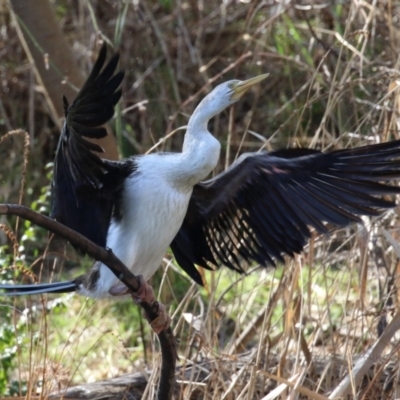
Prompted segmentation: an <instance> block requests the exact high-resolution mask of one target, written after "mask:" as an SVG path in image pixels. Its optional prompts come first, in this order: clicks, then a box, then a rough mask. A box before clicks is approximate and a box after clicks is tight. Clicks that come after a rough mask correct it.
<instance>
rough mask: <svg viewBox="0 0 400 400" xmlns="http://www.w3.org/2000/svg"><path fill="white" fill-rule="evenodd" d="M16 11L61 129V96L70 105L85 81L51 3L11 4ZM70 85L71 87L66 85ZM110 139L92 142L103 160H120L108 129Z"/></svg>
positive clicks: (23, 38)
mask: <svg viewBox="0 0 400 400" xmlns="http://www.w3.org/2000/svg"><path fill="white" fill-rule="evenodd" d="M10 3H11V6H12V10H13V11H14V15H15V20H16V25H17V27H18V35H19V37H20V40H21V43H22V45H23V47H24V49H25V52H26V54H27V56H28V59H29V60H30V62H31V63H32V64H33V65H35V69H36V78H37V81H38V82H39V84H40V85H41V86H42V87H43V90H44V93H45V96H46V99H47V102H48V104H49V108H50V110H51V113H52V118H53V119H54V121H55V122H56V123H57V124H58V125H59V126H61V124H60V118H61V117H62V116H63V115H64V110H63V104H62V95H65V96H66V97H67V99H68V100H69V102H70V103H71V101H72V100H73V99H74V98H75V96H76V94H77V91H76V89H74V87H75V88H78V89H80V88H81V87H82V85H83V83H84V81H85V79H84V77H83V75H82V74H81V71H80V70H79V68H78V67H77V64H76V62H75V58H74V54H73V52H72V49H71V47H70V46H69V45H68V43H67V41H66V40H65V37H64V35H63V32H62V31H61V29H60V27H59V24H58V22H57V20H56V18H55V15H54V12H53V9H52V8H51V5H50V3H49V1H48V0H35V1H26V0H10ZM63 81H64V82H65V81H67V82H68V83H70V84H63ZM107 131H108V133H109V134H108V135H107V137H105V138H103V139H100V140H93V141H94V142H96V143H98V144H99V145H100V146H101V147H102V148H103V149H104V153H103V154H102V156H103V157H104V158H107V159H111V160H116V159H118V150H117V146H116V141H115V137H114V135H113V133H112V132H111V130H110V128H109V127H108V126H107Z"/></svg>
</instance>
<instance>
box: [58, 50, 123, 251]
mask: <svg viewBox="0 0 400 400" xmlns="http://www.w3.org/2000/svg"><path fill="white" fill-rule="evenodd" d="M106 55H107V49H106V46H105V45H104V46H103V47H102V49H101V51H100V53H99V56H98V59H97V61H96V63H95V65H94V67H93V70H92V72H91V74H90V76H89V78H88V79H87V81H86V83H85V84H84V86H83V88H82V89H81V91H80V92H79V93H78V95H77V97H76V99H75V100H74V101H73V103H72V104H71V105H70V106H69V105H68V102H67V100H66V98H65V97H64V98H63V100H64V109H65V122H64V126H63V129H62V131H61V136H60V140H59V143H58V147H57V152H56V157H55V160H54V175H53V182H52V210H51V216H52V217H53V218H55V219H56V220H57V221H59V222H61V223H63V224H64V225H66V226H68V227H69V228H72V229H74V230H76V231H77V232H79V233H81V234H82V235H84V236H86V237H87V238H89V239H90V240H92V241H93V242H95V243H96V244H98V245H99V246H103V247H104V246H105V244H106V236H107V230H108V227H109V224H110V219H111V215H112V210H113V207H114V204H115V201H116V200H115V198H116V195H117V193H118V192H119V191H120V190H121V186H122V182H123V180H124V178H125V177H126V176H127V175H128V174H129V172H130V171H129V165H128V163H127V162H112V161H105V160H102V159H100V157H99V156H98V155H97V154H96V153H94V152H97V153H100V152H103V149H102V148H101V147H100V146H98V145H96V144H94V143H91V142H89V141H87V140H86V139H85V138H97V139H99V138H102V137H104V136H106V135H107V131H106V129H105V128H104V127H101V125H103V124H105V123H106V122H107V121H108V120H110V119H111V118H112V116H113V115H114V106H115V105H116V104H117V103H118V101H119V99H120V98H121V90H119V89H118V88H119V86H120V84H121V81H122V79H123V76H124V73H123V72H122V71H121V72H118V73H117V74H114V72H115V69H116V67H117V64H118V59H119V55H118V54H115V55H114V56H113V57H112V58H111V59H110V61H109V62H108V63H107V65H105V61H106ZM104 65H105V66H104Z"/></svg>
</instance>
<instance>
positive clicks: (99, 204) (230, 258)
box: [0, 46, 400, 298]
mask: <svg viewBox="0 0 400 400" xmlns="http://www.w3.org/2000/svg"><path fill="white" fill-rule="evenodd" d="M117 64H118V55H114V56H113V57H112V58H111V60H110V61H109V62H108V63H106V47H105V46H104V47H103V48H102V49H101V51H100V54H99V57H98V59H97V61H96V63H95V65H94V67H93V70H92V72H91V74H90V76H89V78H88V80H87V81H86V83H85V85H84V87H83V88H82V90H81V91H80V92H79V93H78V95H77V97H76V99H75V100H74V101H73V103H72V104H71V105H69V104H68V102H67V100H66V99H65V98H64V105H65V122H64V125H63V129H62V132H61V136H60V140H59V144H58V148H57V153H56V157H55V163H54V177H53V182H52V210H51V215H52V217H53V218H55V219H56V220H57V221H59V222H61V223H63V224H65V225H66V226H68V227H69V228H72V229H74V230H76V231H77V232H79V233H81V234H82V235H84V236H86V237H87V238H88V239H90V240H92V241H93V242H95V243H96V244H97V245H99V246H102V247H107V248H109V249H111V250H112V251H113V252H114V254H115V255H116V256H117V257H118V258H119V259H120V260H121V261H122V262H123V263H124V264H125V265H126V266H127V267H128V268H129V269H130V270H131V271H132V273H134V274H135V275H141V276H142V281H143V282H144V281H146V280H148V279H149V278H150V277H151V276H152V275H153V274H154V272H155V271H156V270H157V269H158V268H159V266H160V264H161V262H162V259H163V257H164V255H165V253H166V251H167V248H168V247H169V246H170V247H171V249H172V251H173V253H174V256H175V258H176V261H177V262H178V264H179V265H180V266H181V267H182V268H183V269H184V270H185V271H186V273H187V274H188V275H189V276H190V277H191V278H192V279H194V280H195V281H196V282H197V283H199V284H202V283H203V282H202V277H201V275H200V273H199V272H198V270H197V268H196V265H197V266H201V267H203V268H206V269H210V268H212V269H214V268H218V267H220V266H221V265H225V266H227V267H229V268H231V269H234V270H237V271H239V272H242V271H243V267H244V265H246V264H249V263H252V262H256V263H259V264H261V265H266V264H272V265H274V264H275V261H283V255H284V254H287V255H290V256H294V255H295V254H296V253H300V252H301V251H302V250H303V248H304V246H305V245H306V243H307V240H308V239H309V237H310V228H313V229H315V230H316V231H318V232H320V233H324V234H327V233H328V228H327V226H326V223H329V224H333V225H335V226H337V227H343V226H346V225H348V224H349V223H351V222H361V220H360V216H361V215H368V216H375V215H379V214H380V213H381V212H382V211H383V210H385V209H388V208H391V207H394V206H395V203H394V202H393V201H390V200H387V199H384V198H383V197H382V196H383V195H392V194H397V193H400V188H399V187H398V186H395V185H394V184H391V183H390V182H389V181H397V180H399V178H400V141H398V140H396V141H391V142H388V143H381V144H375V145H370V146H365V147H358V148H354V149H345V150H336V151H331V152H328V153H323V152H320V151H317V150H311V149H287V150H280V151H273V152H266V151H264V152H256V153H246V154H243V155H242V156H241V157H239V158H238V159H237V160H236V161H235V162H234V163H233V164H232V165H231V166H230V167H229V168H228V169H227V170H226V171H225V172H222V173H221V174H219V175H217V176H215V177H214V178H212V179H209V180H206V181H203V180H204V179H205V178H207V176H208V175H209V174H210V173H211V172H212V171H213V169H214V168H215V167H216V165H217V163H218V160H219V156H220V147H221V146H220V143H219V142H218V140H217V139H215V138H214V137H213V135H212V134H211V133H210V132H209V131H208V129H207V124H208V121H209V120H210V119H211V118H212V117H214V116H215V115H216V114H218V113H220V112H221V111H223V110H224V109H225V108H227V107H229V106H230V105H232V104H234V103H235V102H237V101H238V100H239V99H240V98H241V97H242V96H243V94H244V93H246V92H247V91H248V89H249V88H250V87H252V86H253V85H255V84H257V83H259V82H261V81H262V80H263V79H265V78H266V76H267V74H265V75H260V76H257V77H255V78H252V79H248V80H245V81H239V80H231V81H228V82H225V83H222V84H220V85H219V86H217V87H216V88H215V89H214V90H213V91H212V92H211V93H209V94H208V95H207V96H206V97H205V98H204V99H203V100H202V101H201V102H200V104H199V105H198V106H197V108H196V109H195V111H194V113H193V115H192V116H191V117H190V119H189V123H188V126H187V131H186V134H185V139H184V142H183V148H182V151H181V152H180V153H153V154H147V155H142V156H134V157H131V158H128V159H125V160H123V161H107V160H104V159H101V158H100V157H99V156H98V154H97V153H100V152H101V151H102V149H101V148H100V147H99V146H98V145H96V144H93V143H91V142H89V141H87V140H86V139H85V138H102V137H104V136H105V135H106V134H107V133H106V130H105V129H104V128H103V127H101V125H103V124H104V123H106V122H107V121H108V120H109V119H111V118H112V116H113V114H114V106H115V105H116V104H117V102H118V101H119V99H120V97H121V90H120V89H119V87H120V84H121V81H122V79H123V72H118V73H115V70H116V67H117ZM0 290H2V291H3V294H10V295H28V294H37V293H63V292H72V291H76V292H78V293H79V294H82V295H84V296H89V297H95V298H104V297H109V296H118V295H124V294H126V293H127V288H126V286H124V285H123V284H122V283H121V282H120V281H119V280H118V279H117V277H116V276H115V275H114V274H113V273H112V272H111V271H110V270H109V269H108V268H107V266H105V265H104V264H102V263H100V262H95V264H94V265H93V267H92V268H91V270H90V271H89V272H88V273H86V274H85V275H82V276H79V277H77V278H76V279H74V280H72V281H69V282H55V283H48V284H33V285H0Z"/></svg>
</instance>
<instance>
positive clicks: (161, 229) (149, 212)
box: [81, 154, 192, 297]
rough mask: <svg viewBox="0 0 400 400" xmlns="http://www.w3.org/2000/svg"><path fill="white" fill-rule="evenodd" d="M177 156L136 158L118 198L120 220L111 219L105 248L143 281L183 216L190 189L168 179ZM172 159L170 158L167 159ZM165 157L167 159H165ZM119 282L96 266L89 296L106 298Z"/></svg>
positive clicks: (172, 236) (161, 254) (158, 263)
mask: <svg viewBox="0 0 400 400" xmlns="http://www.w3.org/2000/svg"><path fill="white" fill-rule="evenodd" d="M176 157H177V155H157V154H154V155H148V156H145V157H139V158H138V170H137V173H135V174H134V175H133V176H132V177H131V178H129V179H128V181H127V185H126V186H125V190H124V193H123V200H122V205H121V207H122V212H123V218H122V221H117V222H115V221H113V222H112V223H111V226H110V229H109V231H108V237H107V247H108V248H110V249H111V250H112V251H113V252H114V254H115V255H116V256H117V257H118V258H119V259H120V260H121V261H122V262H123V263H124V264H125V265H126V266H127V267H128V268H129V269H130V270H131V271H132V272H133V273H134V274H135V275H143V277H144V278H145V279H146V280H147V279H149V278H150V277H151V276H152V275H153V274H154V272H155V271H156V270H157V269H158V268H159V267H160V265H161V262H162V259H163V257H164V255H165V253H166V250H167V248H168V246H169V245H170V244H171V242H172V240H173V239H174V237H175V235H176V234H177V233H178V230H179V228H180V227H181V225H182V222H183V219H184V217H185V215H186V211H187V207H188V204H189V200H190V196H191V192H192V189H191V188H189V189H188V188H183V189H179V188H177V187H176V186H175V184H174V182H171V180H170V176H171V175H170V173H171V172H172V171H168V169H169V168H171V166H172V165H173V164H174V163H175V162H176V161H177V160H176ZM171 158H172V159H171ZM168 159H169V160H168ZM118 283H119V281H118V279H117V278H116V277H115V275H114V274H113V273H112V272H111V271H110V270H109V269H108V268H107V267H106V266H105V265H100V279H99V281H98V284H97V287H96V290H95V291H94V292H93V291H91V292H90V293H89V292H88V291H86V290H84V289H83V290H81V292H83V293H82V294H85V295H87V296H90V297H108V296H109V294H108V291H109V290H110V288H111V287H113V286H115V285H117V284H118Z"/></svg>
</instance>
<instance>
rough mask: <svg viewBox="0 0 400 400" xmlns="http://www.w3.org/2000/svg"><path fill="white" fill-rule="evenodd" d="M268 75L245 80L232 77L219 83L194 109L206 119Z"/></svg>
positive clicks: (233, 101)
mask: <svg viewBox="0 0 400 400" xmlns="http://www.w3.org/2000/svg"><path fill="white" fill-rule="evenodd" d="M268 75H269V74H263V75H258V76H256V77H254V78H250V79H247V80H245V81H240V80H237V79H234V80H231V81H227V82H224V83H221V84H220V85H218V86H217V87H215V88H214V90H213V91H212V92H211V93H209V94H208V95H207V96H206V97H205V98H204V99H203V101H202V102H201V103H200V104H199V105H198V107H197V110H196V111H197V112H198V113H199V114H200V115H202V116H203V117H204V118H205V119H207V120H208V119H210V118H212V117H213V116H215V115H217V114H218V113H220V112H221V111H223V110H224V109H225V108H227V107H229V106H230V105H232V104H234V103H236V102H237V101H238V100H239V99H240V98H241V97H242V96H243V95H244V94H245V93H246V92H247V91H248V90H249V89H250V88H251V87H252V86H254V85H255V84H257V83H259V82H261V81H262V80H264V79H265V78H266V77H267V76H268ZM196 111H195V113H194V114H196Z"/></svg>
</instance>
